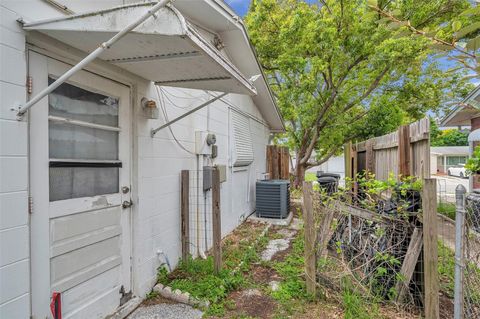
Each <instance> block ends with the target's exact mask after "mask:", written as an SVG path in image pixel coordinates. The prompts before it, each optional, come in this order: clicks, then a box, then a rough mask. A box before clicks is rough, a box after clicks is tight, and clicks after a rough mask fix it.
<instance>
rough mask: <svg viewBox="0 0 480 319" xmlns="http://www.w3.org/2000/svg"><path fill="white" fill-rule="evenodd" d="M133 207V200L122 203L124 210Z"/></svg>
mask: <svg viewBox="0 0 480 319" xmlns="http://www.w3.org/2000/svg"><path fill="white" fill-rule="evenodd" d="M132 205H133V202H132V200H126V201H124V202H123V203H122V208H129V207H131V206H132Z"/></svg>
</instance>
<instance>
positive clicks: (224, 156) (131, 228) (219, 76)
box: [0, 0, 284, 319]
mask: <svg viewBox="0 0 480 319" xmlns="http://www.w3.org/2000/svg"><path fill="white" fill-rule="evenodd" d="M133 2H134V1H129V0H104V1H94V0H84V1H77V0H55V1H54V0H21V1H18V0H2V1H1V2H0V14H1V15H0V27H1V29H0V34H1V37H0V50H1V51H0V52H1V54H0V56H1V62H0V63H1V64H0V65H1V71H0V100H1V105H0V318H2V319H3V318H6V319H7V318H8V319H16V318H35V319H40V318H42V319H43V318H52V314H51V309H50V303H51V301H52V294H53V293H60V296H61V306H62V315H63V318H89V319H94V318H103V317H105V316H107V315H109V314H112V313H114V312H115V311H117V310H118V309H119V307H120V304H123V306H122V307H128V306H129V305H131V303H132V300H134V299H135V298H133V297H135V296H137V297H140V298H141V297H144V296H145V294H146V293H147V292H149V291H150V290H151V288H152V286H153V285H154V283H155V280H156V271H157V268H158V266H159V265H160V262H161V261H160V259H159V256H158V252H162V254H163V255H164V256H167V258H168V259H169V260H170V262H171V263H172V264H173V265H172V266H174V265H175V264H176V262H177V261H178V259H179V256H180V253H181V245H180V171H181V170H184V169H189V170H195V169H196V168H197V167H201V166H203V165H204V164H207V163H208V164H218V165H226V167H227V170H226V175H227V177H226V182H224V183H222V185H221V212H222V231H223V233H224V234H226V233H228V232H230V231H231V230H233V229H234V228H235V227H236V226H237V225H238V224H239V223H240V222H241V221H242V219H243V218H244V217H245V216H247V215H248V214H250V213H251V212H253V210H254V207H255V202H254V187H255V183H254V181H255V179H256V177H257V176H258V175H259V174H260V173H263V172H265V146H266V145H267V144H268V141H269V138H270V134H271V133H274V132H281V131H283V130H284V126H283V122H282V119H281V116H280V114H279V112H278V109H277V107H276V105H275V103H274V100H273V97H272V95H271V92H270V89H269V87H268V85H267V81H266V78H265V77H264V75H263V73H262V70H261V67H260V65H259V63H258V61H257V59H256V56H255V53H254V50H253V49H252V47H251V45H250V43H249V39H248V36H247V33H246V29H245V27H244V25H243V22H242V21H241V20H240V19H239V18H238V17H237V16H236V15H235V14H234V12H233V11H232V10H231V9H230V8H229V7H227V6H226V5H225V4H224V3H223V1H221V0H195V1H192V0H176V1H175V2H173V3H172V4H169V3H168V1H164V0H162V1H160V2H156V1H153V2H152V1H145V2H141V3H133ZM164 3H168V4H167V6H166V7H162V5H163V4H164ZM157 9H158V10H157ZM149 10H150V11H149ZM156 10H157V11H156ZM152 15H153V16H152ZM142 17H143V18H144V21H143V22H142V19H141V18H142ZM132 23H138V25H135V24H134V25H131V24H132ZM129 26H131V27H132V26H133V30H132V31H128V27H129ZM122 30H126V31H128V32H126V33H125V35H124V36H123V37H121V38H120V39H118V41H117V42H114V41H112V42H114V43H113V44H112V42H107V43H106V44H104V45H103V46H100V45H101V44H102V43H104V42H106V41H108V40H109V39H110V38H112V37H114V36H115V35H116V34H118V33H119V32H121V31H122ZM117 37H118V36H117ZM115 39H116V38H115ZM115 39H114V40H115ZM99 47H100V49H97V51H95V52H99V53H101V54H100V55H99V56H98V57H97V58H96V59H93V61H91V62H89V61H86V62H88V63H85V64H84V65H83V64H82V65H83V68H82V70H79V71H77V72H75V73H74V74H72V75H71V76H70V77H69V78H68V79H66V81H64V80H65V79H64V77H62V75H63V74H65V72H67V71H68V70H70V69H72V68H73V67H74V66H75V65H78V63H79V62H80V61H81V60H82V59H84V58H85V57H86V56H87V54H89V53H91V52H93V51H94V50H96V48H99ZM94 57H95V56H94ZM82 65H81V66H82ZM74 70H75V69H74ZM72 73H73V72H72ZM154 83H156V84H157V85H158V86H156V85H154ZM57 84H60V85H59V86H58V87H57V88H56V89H55V90H54V91H52V92H50V94H48V96H45V94H44V93H45V92H48V91H43V90H45V89H46V88H47V87H49V85H55V86H56V85H57ZM50 87H51V86H50ZM42 91H43V93H42ZM223 93H228V94H227V95H225V96H222V97H221V98H219V96H220V95H221V94H223ZM37 100H38V101H37ZM27 101H32V102H31V103H29V104H27ZM33 102H35V103H33ZM197 106H203V107H201V108H199V110H198V111H196V112H193V113H192V114H189V115H188V116H186V117H184V118H182V119H181V120H179V121H177V122H175V123H173V124H171V125H170V126H168V127H164V128H163V129H161V130H159V131H157V132H154V133H152V129H156V128H158V127H160V126H162V125H164V124H166V123H169V122H171V121H172V120H173V119H175V118H177V117H179V116H181V115H183V114H185V113H186V112H188V111H190V110H193V109H194V108H195V107H197ZM196 132H209V133H214V134H215V135H216V140H217V142H216V145H217V147H218V156H217V157H216V158H212V156H204V155H197V154H196V147H195V146H196V144H195V142H196V141H195V136H196ZM197 134H198V133H197ZM202 134H204V133H202ZM199 136H200V135H199ZM197 165H198V166H197Z"/></svg>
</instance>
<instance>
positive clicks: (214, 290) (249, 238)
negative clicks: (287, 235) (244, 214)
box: [158, 224, 268, 316]
mask: <svg viewBox="0 0 480 319" xmlns="http://www.w3.org/2000/svg"><path fill="white" fill-rule="evenodd" d="M262 229H263V226H262V227H261V228H259V227H254V226H252V225H250V224H248V225H245V224H244V225H242V226H240V228H238V229H237V230H236V231H235V233H234V234H235V236H236V239H235V238H234V239H235V240H234V239H231V238H230V239H228V238H227V240H226V241H225V243H224V244H223V265H224V267H223V269H222V270H221V271H220V272H219V273H218V274H215V273H214V264H213V257H212V256H209V257H208V258H207V259H201V258H197V259H193V258H191V257H190V258H189V259H188V260H187V261H180V263H179V265H178V267H177V269H175V271H173V272H172V273H170V274H169V273H168V272H167V270H166V269H165V268H163V267H162V268H160V269H159V271H158V282H159V283H161V284H163V285H168V286H170V287H171V288H172V289H179V290H181V291H183V292H188V293H190V295H191V296H193V297H195V298H197V299H201V300H206V301H208V302H209V303H210V307H209V308H208V310H207V311H206V315H207V316H222V315H223V314H224V313H225V310H226V309H228V308H229V307H231V305H230V304H229V301H228V300H227V299H226V297H227V296H228V294H229V293H230V292H231V291H234V290H236V289H239V288H241V287H244V286H246V285H248V284H249V283H248V281H247V279H246V278H245V277H244V276H243V273H242V271H248V269H249V267H250V265H251V263H253V262H255V261H258V260H259V256H258V251H259V250H260V249H263V247H264V246H265V244H266V242H267V241H268V240H267V238H266V236H263V237H260V238H259V236H260V232H261V230H262ZM232 237H233V236H232ZM257 238H259V241H258V245H257V246H254V245H253V243H254V242H255V240H256V239H257ZM241 263H242V266H241V267H240V270H239V271H235V269H236V268H237V266H239V265H240V264H241Z"/></svg>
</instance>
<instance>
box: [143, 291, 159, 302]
mask: <svg viewBox="0 0 480 319" xmlns="http://www.w3.org/2000/svg"><path fill="white" fill-rule="evenodd" d="M157 297H158V292H156V291H153V290H152V291H150V292H149V293H148V294H147V295H146V296H145V299H147V300H151V299H155V298H157Z"/></svg>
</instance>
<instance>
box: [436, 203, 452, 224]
mask: <svg viewBox="0 0 480 319" xmlns="http://www.w3.org/2000/svg"><path fill="white" fill-rule="evenodd" d="M437 213H439V214H442V215H444V216H447V217H448V218H450V219H453V220H455V204H453V203H438V204H437Z"/></svg>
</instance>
